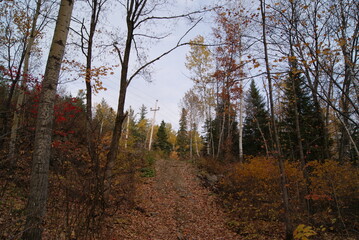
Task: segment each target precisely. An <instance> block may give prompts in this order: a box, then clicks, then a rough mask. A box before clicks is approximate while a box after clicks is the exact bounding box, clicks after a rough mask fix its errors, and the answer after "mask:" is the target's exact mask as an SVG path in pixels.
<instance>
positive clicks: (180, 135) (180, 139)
mask: <svg viewBox="0 0 359 240" xmlns="http://www.w3.org/2000/svg"><path fill="white" fill-rule="evenodd" d="M186 118H187V111H186V109H185V108H182V113H181V119H180V121H179V130H178V132H177V139H176V145H177V153H178V155H179V157H180V158H185V157H186V156H187V154H188V151H189V149H188V144H189V143H188V132H187V120H186Z"/></svg>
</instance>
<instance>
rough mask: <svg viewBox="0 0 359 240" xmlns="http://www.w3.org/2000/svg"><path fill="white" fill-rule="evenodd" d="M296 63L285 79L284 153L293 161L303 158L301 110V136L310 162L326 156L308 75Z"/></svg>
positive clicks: (304, 151)
mask: <svg viewBox="0 0 359 240" xmlns="http://www.w3.org/2000/svg"><path fill="white" fill-rule="evenodd" d="M292 64H294V65H293V66H291V70H290V71H289V73H288V77H287V78H286V79H285V82H284V99H283V104H284V106H283V115H284V117H283V119H282V121H281V123H280V128H281V131H280V135H281V140H282V147H283V150H284V151H283V152H286V153H288V155H287V157H289V158H291V159H293V160H297V159H299V158H300V157H299V154H300V153H299V149H298V134H297V130H296V122H295V121H296V120H295V114H296V113H295V109H297V113H298V116H299V119H298V120H299V128H300V137H301V141H302V145H303V153H304V155H305V158H306V161H309V160H315V159H322V157H323V156H321V153H322V150H321V148H322V146H323V143H322V137H321V133H320V132H321V131H320V127H321V126H320V120H319V117H318V114H317V112H318V111H317V110H316V109H315V106H314V102H313V100H312V96H311V94H310V89H308V87H307V86H306V84H305V79H304V77H303V76H301V74H300V72H299V71H298V70H297V68H296V63H292Z"/></svg>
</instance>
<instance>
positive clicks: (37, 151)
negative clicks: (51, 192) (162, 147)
mask: <svg viewBox="0 0 359 240" xmlns="http://www.w3.org/2000/svg"><path fill="white" fill-rule="evenodd" d="M73 4H74V2H73V1H72V0H62V1H61V5H60V10H59V13H58V17H57V23H56V27H55V32H54V36H53V39H52V44H51V49H50V53H49V57H48V60H47V65H46V71H45V75H44V80H43V82H42V90H41V97H40V103H39V111H38V116H37V121H36V130H35V142H34V153H33V159H32V169H31V181H30V194H29V197H28V203H27V208H26V214H27V217H26V224H25V228H24V233H23V236H22V238H23V239H25V240H27V239H29V240H30V239H31V240H34V239H35V240H37V239H41V235H42V231H43V228H44V225H43V223H44V217H45V214H46V202H47V192H48V175H49V162H50V150H51V139H52V127H53V119H54V102H55V96H56V90H57V85H58V80H59V73H60V68H61V61H62V59H63V56H64V53H65V46H66V41H67V35H68V31H69V26H70V20H71V14H72V9H73Z"/></svg>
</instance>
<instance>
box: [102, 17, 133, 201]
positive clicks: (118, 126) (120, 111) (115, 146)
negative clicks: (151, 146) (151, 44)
mask: <svg viewBox="0 0 359 240" xmlns="http://www.w3.org/2000/svg"><path fill="white" fill-rule="evenodd" d="M133 31H134V22H133V21H132V20H131V12H130V13H128V16H127V39H126V46H125V52H124V57H123V60H122V58H120V61H121V67H122V68H121V82H120V94H119V98H118V107H117V115H116V121H115V127H114V129H113V132H112V139H111V145H110V150H109V152H108V154H107V167H106V172H105V196H106V198H107V196H108V194H109V191H110V186H111V179H112V173H113V168H114V166H115V161H116V158H117V154H118V150H119V143H120V137H121V132H122V125H123V122H124V120H125V118H126V115H125V113H124V108H125V100H126V92H127V85H128V82H127V74H128V64H129V61H130V52H131V45H132V40H133ZM118 54H119V56H120V51H119V50H118Z"/></svg>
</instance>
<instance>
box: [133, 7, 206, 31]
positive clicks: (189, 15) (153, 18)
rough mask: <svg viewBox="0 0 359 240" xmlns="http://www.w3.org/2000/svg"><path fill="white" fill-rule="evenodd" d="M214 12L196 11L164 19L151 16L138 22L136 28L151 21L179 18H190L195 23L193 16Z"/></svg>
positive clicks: (163, 17) (164, 17)
mask: <svg viewBox="0 0 359 240" xmlns="http://www.w3.org/2000/svg"><path fill="white" fill-rule="evenodd" d="M212 10H213V9H206V10H199V11H194V12H190V13H185V14H180V15H175V16H162V17H160V16H151V17H147V18H144V19H142V20H141V21H139V22H137V24H136V25H135V26H134V27H135V28H137V27H139V26H140V25H141V24H142V23H144V22H147V21H150V20H170V19H179V18H189V19H190V20H191V21H192V22H193V21H194V19H193V18H192V16H193V15H197V14H201V13H205V12H209V11H212Z"/></svg>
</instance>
